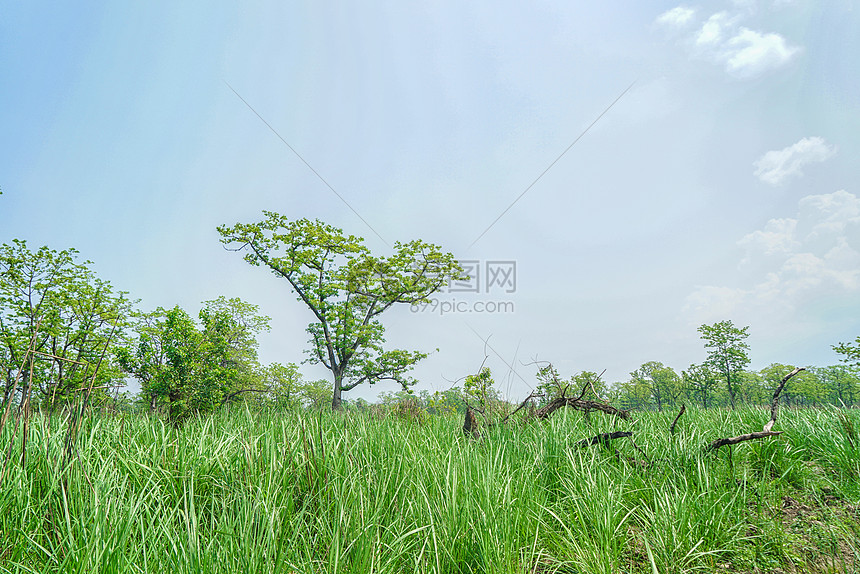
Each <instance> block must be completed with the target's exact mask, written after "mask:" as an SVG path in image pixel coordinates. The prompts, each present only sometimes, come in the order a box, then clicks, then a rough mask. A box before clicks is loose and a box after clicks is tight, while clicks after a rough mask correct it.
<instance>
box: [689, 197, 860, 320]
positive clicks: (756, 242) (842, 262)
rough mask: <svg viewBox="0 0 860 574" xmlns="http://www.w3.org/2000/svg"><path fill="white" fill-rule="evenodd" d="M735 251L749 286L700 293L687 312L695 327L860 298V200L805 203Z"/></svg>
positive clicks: (721, 287) (700, 289)
mask: <svg viewBox="0 0 860 574" xmlns="http://www.w3.org/2000/svg"><path fill="white" fill-rule="evenodd" d="M737 245H738V246H739V247H741V248H742V249H743V250H744V252H745V254H744V256H743V258H742V259H741V261H740V263H739V271H740V272H742V273H741V274H743V273H746V274H747V276H749V277H750V279H749V282H748V284H747V285H745V286H739V287H730V286H726V285H702V286H699V287H697V288H696V289H695V290H694V291H693V292H692V293H691V294H690V295H689V296H688V297H687V299H686V302H685V305H684V308H683V314H684V315H685V316H686V317H687V318H689V319H691V320H692V322H693V323H697V324H698V323H702V322H709V321H713V320H720V319H723V318H725V317H728V316H732V315H735V314H744V315H746V316H756V315H761V314H765V315H770V314H772V313H774V312H779V313H781V314H785V315H787V316H791V315H793V314H794V313H795V312H796V311H797V309H798V308H800V307H801V306H802V305H803V304H804V303H810V302H814V303H822V302H826V301H829V300H832V301H837V302H838V301H842V302H845V301H846V300H847V299H848V298H856V296H857V295H858V293H860V198H858V197H857V196H856V195H854V194H852V193H849V192H847V191H845V190H840V191H836V192H833V193H829V194H822V195H808V196H806V197H804V198H802V199H801V200H800V201H799V203H798V214H797V217H796V218H782V219H771V220H770V221H768V222H767V223H766V224H765V226H764V228H763V229H760V230H756V231H753V232H752V233H748V234H747V235H745V236H744V237H742V238H741V239H740V240H739V241H738V242H737Z"/></svg>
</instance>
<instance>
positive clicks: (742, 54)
mask: <svg viewBox="0 0 860 574" xmlns="http://www.w3.org/2000/svg"><path fill="white" fill-rule="evenodd" d="M726 46H727V47H728V51H727V53H726V70H727V71H728V72H729V73H730V74H732V75H735V76H738V77H741V78H747V77H750V76H755V75H757V74H760V73H761V72H764V71H766V70H769V69H775V68H780V67H782V66H784V65H785V64H787V63H788V62H789V60H791V58H792V56H794V55H795V54H796V53H797V52H798V51H799V50H800V48H797V47H794V46H789V45H788V43H787V42H786V41H785V38H783V37H782V36H780V35H779V34H774V33H770V34H762V33H761V32H755V31H753V30H749V29H747V28H741V29H740V31H739V32H738V33H737V34H736V35H735V36H734V37H732V38H731V39H730V40H729V41H728V42H727V44H726Z"/></svg>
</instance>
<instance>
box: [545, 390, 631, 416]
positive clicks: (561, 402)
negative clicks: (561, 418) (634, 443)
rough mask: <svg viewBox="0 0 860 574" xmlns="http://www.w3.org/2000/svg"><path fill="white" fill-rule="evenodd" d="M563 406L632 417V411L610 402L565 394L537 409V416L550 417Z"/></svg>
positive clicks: (585, 411)
mask: <svg viewBox="0 0 860 574" xmlns="http://www.w3.org/2000/svg"><path fill="white" fill-rule="evenodd" d="M562 407H570V408H572V409H576V410H578V411H582V412H584V413H589V412H591V411H600V412H603V413H606V414H608V415H613V416H616V417H618V418H620V419H622V420H625V421H626V420H629V419H630V411H625V410H623V409H616V408H615V407H613V406H612V405H610V404H608V403H603V402H599V401H592V400H583V399H581V398H577V399H574V398H573V397H565V396H563V395H562V396H560V397H556V398H554V399H553V400H552V401H550V403H549V404H548V405H546V406H544V407H541V408H539V409H538V410H536V411H535V417H537V418H539V419H545V418H548V417H549V415H551V414H552V413H554V412H555V411H557V410H558V409H560V408H562Z"/></svg>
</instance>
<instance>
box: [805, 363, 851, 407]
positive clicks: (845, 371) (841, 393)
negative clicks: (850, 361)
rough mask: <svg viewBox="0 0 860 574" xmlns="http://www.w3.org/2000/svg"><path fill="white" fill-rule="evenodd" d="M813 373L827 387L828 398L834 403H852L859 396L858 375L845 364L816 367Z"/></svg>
mask: <svg viewBox="0 0 860 574" xmlns="http://www.w3.org/2000/svg"><path fill="white" fill-rule="evenodd" d="M814 370H815V374H816V375H817V376H818V378H819V380H820V381H821V383H822V384H823V385H824V387H825V389H827V393H828V398H829V400H830V401H831V402H833V404H836V405H853V404H855V402H856V401H857V398H858V397H860V377H858V373H857V371H856V370H854V369H852V368H851V367H848V366H846V365H832V366H830V367H820V368H816V369H814Z"/></svg>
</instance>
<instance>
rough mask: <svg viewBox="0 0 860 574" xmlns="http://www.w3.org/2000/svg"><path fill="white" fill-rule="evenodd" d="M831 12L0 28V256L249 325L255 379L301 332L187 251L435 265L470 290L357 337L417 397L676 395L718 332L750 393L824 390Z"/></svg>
mask: <svg viewBox="0 0 860 574" xmlns="http://www.w3.org/2000/svg"><path fill="white" fill-rule="evenodd" d="M858 12H860V6H858V2H856V1H852V0H833V1H830V2H815V1H812V0H809V1H804V0H795V1H791V0H770V1H753V0H749V1H729V0H723V1H707V2H706V1H702V2H691V3H684V4H676V3H675V2H656V1H654V2H650V1H645V2H635V3H631V2H619V1H607V2H568V1H566V2H556V1H535V2H528V3H526V2H521V3H517V2H505V1H503V2H497V1H496V2H486V1H478V2H469V3H463V2H453V1H449V0H440V1H435V2H426V3H422V2H363V3H352V2H299V1H296V2H267V1H260V2H248V3H242V4H241V5H237V4H235V3H221V2H214V3H212V2H206V3H203V2H193V1H192V2H182V3H176V2H162V1H159V0H153V1H151V2H145V3H109V2H88V3H84V4H82V5H81V4H72V3H63V2H61V3H54V2H51V3H48V2H42V1H38V0H37V1H32V2H19V1H5V2H2V4H0V126H2V139H0V189H2V192H3V195H2V196H0V242H10V241H11V240H12V239H13V238H19V239H25V240H27V241H28V243H29V244H30V245H31V247H36V246H40V245H48V246H50V247H51V248H54V249H65V248H68V247H74V248H75V249H77V250H79V251H80V253H81V258H82V259H88V260H90V261H92V262H93V269H94V270H95V271H96V272H97V273H98V275H99V276H100V277H101V278H103V279H106V280H108V281H110V282H111V283H112V284H113V285H114V286H115V287H116V288H117V289H121V290H124V291H128V292H129V293H130V295H131V297H133V298H135V299H140V303H139V307H140V308H141V309H144V310H151V309H154V308H156V307H158V306H162V307H172V306H174V305H180V306H182V307H183V308H185V309H186V310H188V311H190V312H191V313H196V312H197V310H199V308H200V305H201V302H203V301H206V300H211V299H214V298H216V297H218V296H219V295H224V296H227V297H240V298H242V299H244V300H246V301H248V302H251V303H253V304H256V305H259V307H260V311H261V313H263V314H265V315H268V316H270V317H271V318H272V322H271V325H272V329H271V331H270V332H269V333H266V334H264V335H262V336H261V337H260V357H261V360H262V361H264V362H267V363H268V362H275V361H277V362H281V363H288V362H296V363H299V362H300V361H302V360H303V359H304V358H305V354H304V349H305V348H307V344H306V343H307V334H306V333H305V327H306V325H307V323H308V322H309V321H310V320H311V315H310V311H309V310H308V309H307V308H305V307H303V305H302V304H301V303H300V302H298V301H296V299H295V295H294V294H293V293H291V292H290V290H289V288H288V285H287V284H286V283H285V282H284V281H283V280H279V279H278V278H276V277H275V276H273V275H271V274H269V273H267V272H266V271H265V270H264V269H262V268H256V267H252V266H250V265H248V264H247V263H245V262H243V261H242V258H241V256H240V255H239V254H237V253H234V252H230V251H226V250H225V249H224V248H223V246H222V245H221V244H220V243H219V236H218V234H217V232H216V230H215V228H216V226H218V225H221V224H233V223H236V222H246V223H247V222H253V221H258V220H259V219H261V218H262V210H264V209H265V210H270V211H275V212H278V213H281V214H283V215H286V216H288V217H290V218H291V219H299V218H309V219H320V220H322V221H324V222H326V223H329V224H331V225H334V226H336V227H338V228H340V229H343V230H344V231H345V232H347V233H350V234H354V235H359V236H362V237H364V238H365V240H366V245H367V246H368V247H369V248H370V249H371V250H372V251H373V252H374V253H377V254H380V255H384V254H388V253H390V252H391V251H390V247H389V245H391V244H393V243H394V241H408V240H411V239H423V240H425V241H429V242H432V243H435V244H438V245H440V246H441V247H442V248H443V249H444V250H445V251H449V252H451V253H453V254H454V255H455V256H456V257H457V258H458V259H459V260H461V261H463V262H464V265H468V266H470V269H472V270H473V273H474V277H475V278H474V280H473V281H470V282H465V283H463V284H455V285H451V286H449V287H446V288H445V289H443V291H442V292H440V293H438V294H436V295H435V296H434V301H433V302H432V303H431V304H429V305H427V306H426V307H423V308H409V307H406V306H404V307H401V308H393V309H391V310H390V311H388V312H387V313H386V314H385V315H383V316H382V319H383V323H384V324H385V326H386V329H387V330H386V338H387V340H388V345H389V346H390V347H392V348H394V347H396V348H406V349H415V350H422V351H425V352H429V353H430V356H429V357H428V358H427V359H425V360H424V361H423V362H422V363H421V364H420V365H419V366H418V367H417V368H416V369H415V371H414V373H413V374H414V375H415V376H416V377H417V378H418V379H419V384H418V386H417V387H416V388H417V389H427V390H430V391H434V390H444V389H447V388H450V387H451V386H453V385H455V384H459V383H458V381H461V379H462V378H463V377H464V376H466V375H468V374H470V373H475V372H477V371H478V370H479V369H480V368H481V366H482V365H485V366H489V367H490V368H491V369H492V371H493V373H494V376H495V380H496V382H497V387H498V389H499V390H500V391H501V392H502V393H503V394H504V395H505V396H507V397H509V398H511V399H512V400H513V399H518V398H522V397H524V396H525V395H526V394H528V393H529V392H530V390H531V388H532V387H534V386H535V377H534V375H535V372H536V370H537V366H536V362H540V361H549V362H552V363H553V365H554V366H556V368H557V369H558V371H559V372H560V373H561V375H562V376H564V377H568V376H571V375H574V374H576V373H578V372H581V371H594V372H598V373H600V372H603V371H605V373H604V374H603V378H604V380H606V381H607V382H617V381H623V380H626V379H627V378H628V377H629V373H630V372H631V371H633V370H635V369H637V368H638V367H639V366H640V365H641V364H642V363H644V362H647V361H660V362H662V363H664V364H666V365H668V366H671V367H673V368H675V369H676V370H677V371H681V370H683V369H686V368H687V367H688V366H689V365H691V364H693V363H700V362H702V361H703V360H704V359H705V358H706V351H705V349H704V346H703V342H702V340H701V339H700V338H699V333H698V332H697V330H696V329H697V327H698V326H699V325H702V324H705V323H708V324H711V323H715V322H717V321H723V320H731V321H732V322H733V323H734V324H735V325H736V326H748V327H749V339H748V343H749V345H750V359H751V364H750V368H753V369H761V368H763V367H765V366H767V365H769V364H771V363H783V364H793V365H817V366H823V365H830V364H836V363H837V362H838V361H839V356H838V355H836V354H835V353H834V352H833V350H832V348H831V346H832V345H834V344H837V343H839V342H845V341H853V340H854V339H855V338H856V337H857V336H858V335H860V162H858V161H857V158H858V157H860V60H858V59H857V57H856V54H858V53H860V35H858V34H857V33H856V32H857V30H860V17H858ZM302 369H303V371H304V372H305V374H306V376H308V377H314V378H316V377H322V376H325V375H326V372H325V371H324V370H322V369H321V368H320V367H314V366H312V365H304V366H303V367H302ZM395 390H397V387H396V386H395V385H392V384H386V383H380V384H378V385H375V386H372V387H371V386H364V387H360V388H358V389H356V390H354V391H351V392H350V393H347V395H345V397H347V398H356V397H363V398H366V399H373V397H375V396H376V394H377V393H378V392H380V391H383V392H384V391H395Z"/></svg>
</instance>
